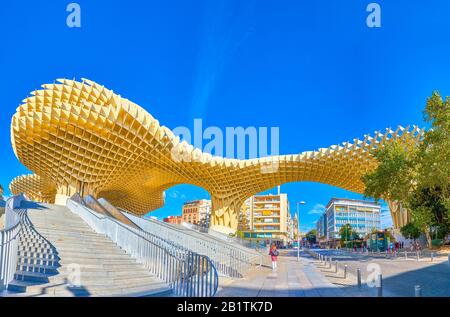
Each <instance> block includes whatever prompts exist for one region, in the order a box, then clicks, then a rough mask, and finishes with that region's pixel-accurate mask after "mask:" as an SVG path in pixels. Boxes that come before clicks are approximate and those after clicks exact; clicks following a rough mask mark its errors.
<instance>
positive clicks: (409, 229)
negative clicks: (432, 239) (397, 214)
mask: <svg viewBox="0 0 450 317" xmlns="http://www.w3.org/2000/svg"><path fill="white" fill-rule="evenodd" d="M400 232H401V234H402V235H403V236H404V237H405V238H407V239H414V240H416V239H417V238H419V237H420V229H419V228H418V227H417V226H416V225H415V224H414V223H412V222H410V223H408V224H406V225H404V226H403V227H401V228H400Z"/></svg>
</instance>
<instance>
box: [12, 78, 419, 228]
mask: <svg viewBox="0 0 450 317" xmlns="http://www.w3.org/2000/svg"><path fill="white" fill-rule="evenodd" d="M42 87H43V89H40V90H36V91H34V92H32V96H30V97H28V98H26V99H25V100H24V101H23V104H22V105H20V106H19V107H18V108H17V112H16V113H15V114H14V116H13V118H12V124H11V142H12V145H13V148H14V152H15V154H16V156H17V157H18V159H19V160H20V161H21V162H22V163H23V164H24V165H25V166H27V167H28V168H29V169H30V170H31V171H33V172H34V173H35V174H37V175H39V177H37V176H35V177H36V178H34V179H33V178H32V177H31V176H27V177H25V178H18V179H15V180H14V181H13V182H12V183H11V189H12V190H11V192H13V193H18V192H19V191H23V192H25V193H27V194H29V195H30V196H32V197H42V198H43V199H44V198H45V199H47V198H48V197H49V196H48V195H52V193H53V192H54V191H56V196H58V195H63V196H71V195H73V194H74V193H76V192H79V193H81V194H82V195H87V194H90V195H93V196H94V197H97V198H100V197H103V198H105V199H106V200H108V201H109V202H111V203H112V204H113V205H115V206H118V207H121V208H123V209H126V210H129V211H131V212H133V213H135V214H138V215H142V214H145V213H147V212H149V211H151V210H154V209H156V208H159V207H161V206H162V205H163V204H164V190H166V189H167V188H170V187H172V186H174V185H177V184H183V183H187V184H193V185H197V186H200V187H202V188H204V189H206V190H208V191H209V193H210V194H211V197H212V201H213V217H212V222H213V224H214V225H216V226H225V227H229V228H233V229H236V228H237V219H238V214H239V210H240V207H241V205H242V203H243V202H244V201H245V199H246V198H248V197H250V196H252V195H254V194H257V193H259V192H262V191H265V190H267V189H270V188H273V187H275V186H277V185H280V184H283V183H286V182H294V181H313V182H320V183H325V184H330V185H334V186H337V187H340V188H344V189H347V190H350V191H354V192H358V193H362V192H363V190H364V184H363V183H362V182H361V175H363V174H364V173H366V172H368V171H370V170H372V169H373V168H375V167H376V165H377V162H376V160H375V159H374V157H373V156H372V155H371V154H370V153H371V150H372V149H374V148H377V147H380V146H384V145H385V144H387V143H389V142H392V141H393V140H400V141H401V142H403V143H404V144H405V145H406V146H414V145H415V144H417V142H419V141H420V138H421V136H422V134H423V131H422V130H421V129H419V128H418V127H416V126H413V127H407V128H403V127H398V128H396V129H395V130H391V129H386V130H385V131H383V132H375V133H374V134H373V135H372V136H370V135H366V136H364V138H363V139H361V140H360V139H355V140H353V142H351V143H350V142H344V143H342V144H340V145H333V146H330V147H329V148H323V149H319V150H317V151H308V152H303V153H300V154H293V155H280V156H273V157H266V158H257V159H249V160H237V159H226V158H222V157H217V156H212V155H211V154H208V153H202V152H201V151H200V150H198V149H194V148H193V146H192V145H190V144H187V143H186V142H180V140H179V138H178V137H176V136H175V135H174V134H173V132H172V131H171V130H170V129H168V128H167V127H165V126H162V125H160V124H159V122H158V121H157V120H156V119H155V118H153V117H152V116H151V115H150V114H149V113H148V112H147V111H146V110H144V109H143V108H141V107H140V106H138V105H137V104H135V103H133V102H131V101H130V100H128V99H125V98H123V97H121V96H120V95H117V94H115V93H114V92H113V91H111V90H109V89H106V88H105V87H104V86H101V85H99V84H96V83H94V82H92V81H90V80H86V79H84V80H82V82H78V81H73V80H66V79H61V80H58V81H57V83H54V84H46V85H43V86H42ZM28 177H30V180H28ZM38 179H39V181H38ZM44 185H45V186H47V185H48V188H47V190H44V189H43V187H40V186H44ZM31 193H35V194H33V195H36V196H33V195H32V194H31ZM38 193H40V194H38ZM39 195H41V196H39Z"/></svg>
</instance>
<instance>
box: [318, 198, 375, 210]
mask: <svg viewBox="0 0 450 317" xmlns="http://www.w3.org/2000/svg"><path fill="white" fill-rule="evenodd" d="M335 202H344V203H345V202H349V203H360V204H364V205H373V206H376V207H380V206H381V205H380V203H377V202H375V201H373V200H362V199H349V198H337V197H333V198H331V199H330V201H329V202H328V204H327V206H326V208H325V209H328V208H329V207H330V206H331V204H333V203H335Z"/></svg>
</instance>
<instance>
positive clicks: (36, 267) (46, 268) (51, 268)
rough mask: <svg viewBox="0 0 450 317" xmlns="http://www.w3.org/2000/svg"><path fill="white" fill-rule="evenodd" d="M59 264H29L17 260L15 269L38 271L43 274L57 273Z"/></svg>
mask: <svg viewBox="0 0 450 317" xmlns="http://www.w3.org/2000/svg"><path fill="white" fill-rule="evenodd" d="M58 267H59V265H46V264H31V263H23V262H19V263H18V264H17V271H21V272H38V273H44V274H57V273H58Z"/></svg>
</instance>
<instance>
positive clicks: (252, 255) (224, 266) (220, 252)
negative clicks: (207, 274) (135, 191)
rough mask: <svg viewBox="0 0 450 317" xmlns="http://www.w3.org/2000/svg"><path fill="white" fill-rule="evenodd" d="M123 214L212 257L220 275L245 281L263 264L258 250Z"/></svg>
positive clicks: (150, 229) (178, 242)
mask: <svg viewBox="0 0 450 317" xmlns="http://www.w3.org/2000/svg"><path fill="white" fill-rule="evenodd" d="M121 211H122V212H123V213H124V215H126V216H127V217H128V218H130V220H131V221H133V222H134V223H135V224H137V225H138V226H139V227H141V229H143V230H144V231H145V232H154V233H156V232H158V234H159V235H161V236H162V238H164V239H166V240H169V241H172V242H174V243H177V244H179V245H180V244H182V245H183V246H185V247H186V248H188V249H189V250H192V251H194V252H197V253H200V254H204V255H206V256H208V257H209V258H210V259H211V261H212V262H213V263H214V265H215V266H216V268H217V271H218V272H219V273H221V274H222V275H224V276H229V277H234V278H241V277H243V276H245V274H246V273H247V272H248V270H249V269H250V268H251V267H252V265H257V264H261V261H262V257H263V255H262V254H261V253H260V252H258V251H256V250H253V249H249V248H246V247H244V246H241V245H233V244H229V243H227V242H226V241H224V240H221V239H219V238H217V237H214V236H211V235H209V234H206V233H199V232H196V231H194V232H195V234H194V233H193V232H190V231H192V229H187V228H184V227H182V228H180V227H179V226H176V225H170V224H167V223H164V222H160V221H157V220H153V219H148V218H142V217H137V216H135V215H133V214H131V213H129V212H126V211H124V210H123V209H121ZM157 230H158V231H157Z"/></svg>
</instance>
